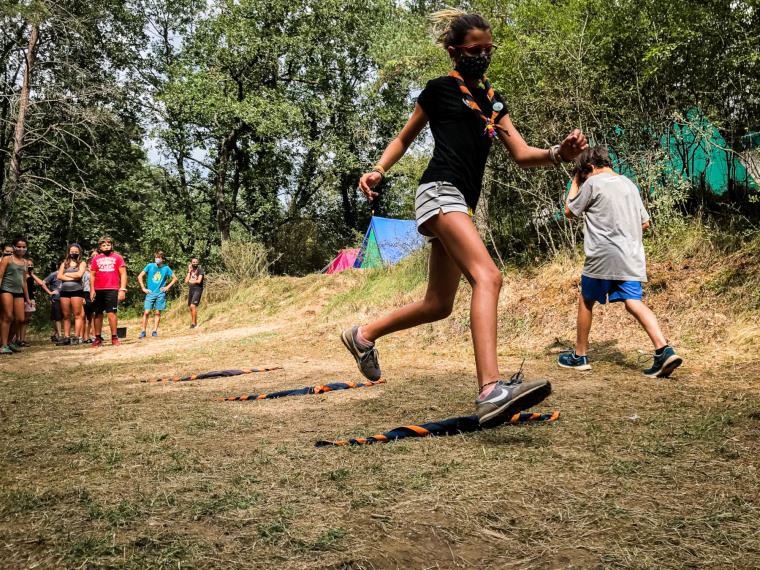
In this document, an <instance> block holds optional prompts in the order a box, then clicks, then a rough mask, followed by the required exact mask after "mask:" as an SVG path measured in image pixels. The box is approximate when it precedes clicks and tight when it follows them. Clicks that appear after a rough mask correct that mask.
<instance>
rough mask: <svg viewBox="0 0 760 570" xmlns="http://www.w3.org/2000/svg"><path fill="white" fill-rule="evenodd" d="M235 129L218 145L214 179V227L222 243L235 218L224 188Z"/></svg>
mask: <svg viewBox="0 0 760 570" xmlns="http://www.w3.org/2000/svg"><path fill="white" fill-rule="evenodd" d="M237 135H238V132H237V129H233V130H231V131H230V132H229V133H228V134H227V136H226V137H224V140H222V141H221V142H220V143H219V157H218V159H217V162H218V164H217V168H216V179H215V180H214V194H215V205H216V227H217V229H218V230H219V237H220V238H221V240H222V241H228V240H229V239H230V227H231V225H232V219H233V218H234V217H235V211H234V208H235V205H234V204H231V203H229V202H230V201H229V200H227V199H226V195H225V186H226V185H227V165H228V164H229V160H230V154H231V152H232V150H233V149H234V147H235V144H236V142H237Z"/></svg>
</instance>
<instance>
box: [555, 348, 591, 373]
mask: <svg viewBox="0 0 760 570" xmlns="http://www.w3.org/2000/svg"><path fill="white" fill-rule="evenodd" d="M557 364H559V365H560V366H561V367H562V368H573V369H575V370H591V365H590V364H589V363H588V356H585V355H584V356H578V355H577V354H575V351H574V350H573V351H570V352H563V353H562V354H560V355H559V359H558V360H557Z"/></svg>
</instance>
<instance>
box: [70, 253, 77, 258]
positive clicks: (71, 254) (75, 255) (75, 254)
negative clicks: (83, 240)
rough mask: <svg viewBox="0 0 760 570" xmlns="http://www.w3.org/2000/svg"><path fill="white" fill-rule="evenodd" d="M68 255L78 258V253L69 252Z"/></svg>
mask: <svg viewBox="0 0 760 570" xmlns="http://www.w3.org/2000/svg"><path fill="white" fill-rule="evenodd" d="M69 257H70V258H71V259H79V254H78V253H70V254H69Z"/></svg>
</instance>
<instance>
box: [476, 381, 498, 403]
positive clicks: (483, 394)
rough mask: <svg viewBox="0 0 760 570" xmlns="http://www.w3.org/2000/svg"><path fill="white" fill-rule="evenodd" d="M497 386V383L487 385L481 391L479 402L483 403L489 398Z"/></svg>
mask: <svg viewBox="0 0 760 570" xmlns="http://www.w3.org/2000/svg"><path fill="white" fill-rule="evenodd" d="M495 386H496V382H492V383H491V384H487V385H486V386H483V389H482V390H481V391H480V394H478V401H479V402H482V401H483V400H485V399H486V398H487V397H488V394H490V393H491V392H493V389H494V387H495Z"/></svg>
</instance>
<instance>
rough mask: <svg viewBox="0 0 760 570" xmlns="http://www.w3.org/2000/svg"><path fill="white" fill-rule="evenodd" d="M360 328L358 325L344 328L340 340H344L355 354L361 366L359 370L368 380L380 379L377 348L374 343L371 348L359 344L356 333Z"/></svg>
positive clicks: (346, 345)
mask: <svg viewBox="0 0 760 570" xmlns="http://www.w3.org/2000/svg"><path fill="white" fill-rule="evenodd" d="M358 330H359V327H358V326H353V327H351V328H350V329H346V330H344V331H343V332H342V333H341V334H340V340H341V341H343V344H344V345H345V347H346V348H347V349H348V352H350V353H351V354H352V355H353V357H354V359H355V360H356V364H357V365H358V366H359V371H360V372H361V373H362V374H363V375H364V377H365V378H367V379H368V380H373V381H374V380H379V379H380V363H379V362H378V361H377V349H376V348H375V345H374V343H373V345H372V346H371V347H369V348H367V347H361V346H359V344H358V343H357V341H356V333H357V331H358Z"/></svg>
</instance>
